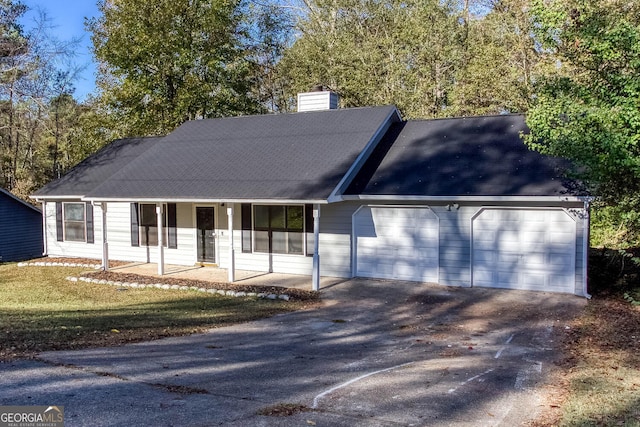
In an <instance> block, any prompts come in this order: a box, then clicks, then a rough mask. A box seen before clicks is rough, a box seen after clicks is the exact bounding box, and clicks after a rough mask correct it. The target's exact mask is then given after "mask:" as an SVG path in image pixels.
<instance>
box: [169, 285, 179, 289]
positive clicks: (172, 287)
mask: <svg viewBox="0 0 640 427" xmlns="http://www.w3.org/2000/svg"><path fill="white" fill-rule="evenodd" d="M171 289H180V285H171Z"/></svg>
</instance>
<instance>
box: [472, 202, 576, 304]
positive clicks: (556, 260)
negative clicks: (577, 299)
mask: <svg viewBox="0 0 640 427" xmlns="http://www.w3.org/2000/svg"><path fill="white" fill-rule="evenodd" d="M575 251H576V224H575V222H574V220H573V219H572V218H571V217H570V216H569V215H568V214H567V213H566V212H565V211H563V210H559V209H557V210H552V209H549V210H546V209H540V210H534V209H531V210H522V209H483V210H482V211H481V212H480V214H478V215H477V216H476V217H475V218H474V219H473V254H472V256H473V261H472V269H473V270H472V274H473V285H474V286H484V287H492V288H509V289H528V290H540V291H551V292H569V293H574V292H575V262H576V259H575Z"/></svg>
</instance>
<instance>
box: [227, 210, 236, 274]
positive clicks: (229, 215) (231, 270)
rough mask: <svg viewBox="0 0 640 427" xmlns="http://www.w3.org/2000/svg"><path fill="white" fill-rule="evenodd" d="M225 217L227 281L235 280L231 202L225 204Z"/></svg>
mask: <svg viewBox="0 0 640 427" xmlns="http://www.w3.org/2000/svg"><path fill="white" fill-rule="evenodd" d="M227 206H228V207H227V218H228V220H229V270H228V271H229V283H233V282H235V280H236V259H235V256H236V255H235V248H234V247H233V203H228V204H227Z"/></svg>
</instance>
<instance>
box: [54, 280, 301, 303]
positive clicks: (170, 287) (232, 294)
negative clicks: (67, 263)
mask: <svg viewBox="0 0 640 427" xmlns="http://www.w3.org/2000/svg"><path fill="white" fill-rule="evenodd" d="M66 279H67V280H68V281H70V282H86V283H94V284H99V285H111V286H119V287H122V288H132V289H144V288H156V289H166V290H180V291H196V292H204V293H208V294H218V295H223V296H228V297H237V298H240V297H246V298H251V297H254V298H264V299H270V300H276V299H280V300H284V301H289V300H290V299H291V296H289V295H288V294H272V293H266V292H244V291H237V292H236V291H231V290H224V289H214V288H199V287H197V286H185V285H182V286H180V285H170V284H168V283H152V284H146V283H136V282H133V283H129V282H117V281H113V280H105V279H95V278H91V277H84V276H80V277H76V276H67V277H66Z"/></svg>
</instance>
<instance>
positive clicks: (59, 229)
mask: <svg viewBox="0 0 640 427" xmlns="http://www.w3.org/2000/svg"><path fill="white" fill-rule="evenodd" d="M62 221H63V217H62V202H56V240H57V241H58V242H62V241H64V231H63V229H62V227H63V225H62V224H63V223H62Z"/></svg>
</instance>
